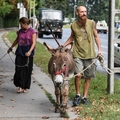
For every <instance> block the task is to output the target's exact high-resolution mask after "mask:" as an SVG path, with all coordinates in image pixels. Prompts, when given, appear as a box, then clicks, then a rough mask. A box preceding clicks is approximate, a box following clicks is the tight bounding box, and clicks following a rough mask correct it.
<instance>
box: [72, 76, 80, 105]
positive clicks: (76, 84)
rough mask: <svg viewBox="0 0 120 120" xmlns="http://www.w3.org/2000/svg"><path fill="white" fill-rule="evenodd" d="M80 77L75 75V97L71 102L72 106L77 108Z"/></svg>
mask: <svg viewBox="0 0 120 120" xmlns="http://www.w3.org/2000/svg"><path fill="white" fill-rule="evenodd" d="M80 78H81V75H80V74H79V75H77V76H76V77H75V89H76V96H75V98H74V100H73V105H74V106H77V105H78V104H79V102H80V101H81V96H80V85H81V80H80Z"/></svg>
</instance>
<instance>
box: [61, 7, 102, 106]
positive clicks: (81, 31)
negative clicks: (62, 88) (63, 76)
mask: <svg viewBox="0 0 120 120" xmlns="http://www.w3.org/2000/svg"><path fill="white" fill-rule="evenodd" d="M76 15H77V18H78V19H77V20H76V21H74V22H73V23H72V25H71V35H70V37H69V38H68V40H67V41H66V42H65V43H64V44H63V46H66V45H68V44H70V43H71V42H73V41H74V42H73V43H74V44H73V57H74V62H75V74H76V75H75V88H76V96H75V98H74V100H73V105H74V106H77V105H78V104H79V103H80V102H81V103H83V104H86V105H88V99H87V95H88V90H89V87H90V81H91V78H94V77H95V72H96V64H95V63H94V64H92V65H91V66H90V67H89V68H88V69H86V70H85V71H84V73H81V71H82V69H85V68H86V67H88V66H89V65H90V64H91V63H92V62H93V60H94V59H95V58H96V52H95V44H94V43H95V42H96V45H97V48H98V54H102V52H101V44H100V38H99V36H98V33H97V30H96V27H95V22H94V21H93V20H90V19H88V18H87V9H86V7H84V6H79V7H77V10H76ZM82 75H84V79H85V81H84V87H83V95H81V94H80V85H81V77H82Z"/></svg>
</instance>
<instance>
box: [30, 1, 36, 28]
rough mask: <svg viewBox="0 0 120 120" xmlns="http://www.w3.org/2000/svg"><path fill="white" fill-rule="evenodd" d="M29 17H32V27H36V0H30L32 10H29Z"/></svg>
mask: <svg viewBox="0 0 120 120" xmlns="http://www.w3.org/2000/svg"><path fill="white" fill-rule="evenodd" d="M29 19H32V27H33V28H35V22H36V21H35V19H36V15H35V0H30V12H29Z"/></svg>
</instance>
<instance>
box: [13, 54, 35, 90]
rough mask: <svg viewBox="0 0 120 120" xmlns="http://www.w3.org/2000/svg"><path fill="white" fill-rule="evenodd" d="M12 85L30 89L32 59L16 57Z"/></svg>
mask: <svg viewBox="0 0 120 120" xmlns="http://www.w3.org/2000/svg"><path fill="white" fill-rule="evenodd" d="M15 64H16V66H15V74H14V85H15V86H16V87H21V88H22V89H30V85H31V73H32V67H33V57H22V56H18V55H17V56H16V59H15Z"/></svg>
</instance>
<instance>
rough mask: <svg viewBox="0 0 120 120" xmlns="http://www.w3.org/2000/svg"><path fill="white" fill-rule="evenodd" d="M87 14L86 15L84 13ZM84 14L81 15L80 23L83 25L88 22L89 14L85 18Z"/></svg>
mask: <svg viewBox="0 0 120 120" xmlns="http://www.w3.org/2000/svg"><path fill="white" fill-rule="evenodd" d="M84 16H85V15H84ZM84 16H82V17H80V18H79V19H80V23H81V25H83V26H85V24H86V22H87V16H86V17H85V18H83V17H84Z"/></svg>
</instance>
